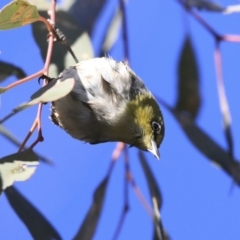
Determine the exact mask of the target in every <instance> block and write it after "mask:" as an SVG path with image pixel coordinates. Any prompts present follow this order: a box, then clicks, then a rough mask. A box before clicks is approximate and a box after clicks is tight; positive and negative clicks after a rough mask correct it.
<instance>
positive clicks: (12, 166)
mask: <svg viewBox="0 0 240 240" xmlns="http://www.w3.org/2000/svg"><path fill="white" fill-rule="evenodd" d="M38 164H39V163H38V156H37V155H36V154H35V153H34V152H33V151H32V150H30V149H28V150H25V151H22V152H18V153H14V154H11V155H8V156H6V157H3V158H1V159H0V178H1V190H5V189H6V188H7V187H9V186H11V185H12V184H13V183H14V182H15V181H26V180H27V179H29V178H30V177H31V176H32V175H33V174H34V172H35V171H36V168H37V166H38Z"/></svg>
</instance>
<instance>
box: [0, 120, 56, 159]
mask: <svg viewBox="0 0 240 240" xmlns="http://www.w3.org/2000/svg"><path fill="white" fill-rule="evenodd" d="M0 134H1V135H2V136H3V137H5V138H6V139H7V140H8V141H10V142H11V143H13V144H14V145H15V146H17V147H20V146H21V143H22V142H21V141H20V140H18V139H17V138H16V137H15V136H14V135H13V134H12V133H11V132H10V131H9V130H8V129H7V128H5V127H4V126H3V125H1V124H0ZM26 149H27V148H24V150H26ZM35 154H36V155H37V156H38V158H39V159H40V160H41V161H42V162H44V163H47V164H53V161H52V160H50V159H49V158H47V157H45V156H43V155H42V154H39V153H37V152H36V153H35Z"/></svg>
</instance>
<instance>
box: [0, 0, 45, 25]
mask: <svg viewBox="0 0 240 240" xmlns="http://www.w3.org/2000/svg"><path fill="white" fill-rule="evenodd" d="M38 20H40V16H39V14H38V11H37V8H36V6H33V5H31V4H29V3H28V2H26V1H23V0H16V1H13V2H11V3H9V4H8V5H6V6H5V7H3V8H2V9H1V10H0V29H1V30H6V29H11V28H16V27H21V26H24V25H26V24H30V23H33V22H36V21H38Z"/></svg>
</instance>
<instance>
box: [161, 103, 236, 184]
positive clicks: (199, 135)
mask: <svg viewBox="0 0 240 240" xmlns="http://www.w3.org/2000/svg"><path fill="white" fill-rule="evenodd" d="M157 99H158V101H159V102H161V104H162V105H163V106H165V107H166V108H167V109H168V110H169V111H170V112H171V113H172V114H173V116H174V117H175V118H176V120H177V121H178V122H179V124H180V125H181V127H182V130H183V131H184V133H185V134H186V136H187V137H188V139H189V140H190V141H191V143H192V144H193V145H194V146H195V147H196V148H197V149H198V150H199V151H200V152H201V153H203V154H204V155H205V156H206V157H207V158H208V159H209V160H210V161H212V162H213V163H214V164H215V165H217V166H219V167H220V168H222V169H223V170H224V171H225V172H226V173H227V174H229V176H231V177H232V178H233V180H234V181H235V182H236V183H237V184H238V185H239V186H240V163H239V161H237V160H236V159H232V158H231V156H230V155H229V152H228V151H226V150H224V149H223V148H222V147H221V146H219V144H218V143H216V142H215V141H214V140H213V139H212V138H210V136H209V135H208V134H207V133H205V132H204V131H203V130H202V129H201V128H200V127H198V126H197V125H196V124H195V123H194V121H193V120H192V118H191V117H190V116H189V115H187V114H185V113H184V112H180V111H178V110H176V109H174V108H172V107H170V106H169V105H168V104H167V103H165V102H164V101H163V100H161V99H160V98H157Z"/></svg>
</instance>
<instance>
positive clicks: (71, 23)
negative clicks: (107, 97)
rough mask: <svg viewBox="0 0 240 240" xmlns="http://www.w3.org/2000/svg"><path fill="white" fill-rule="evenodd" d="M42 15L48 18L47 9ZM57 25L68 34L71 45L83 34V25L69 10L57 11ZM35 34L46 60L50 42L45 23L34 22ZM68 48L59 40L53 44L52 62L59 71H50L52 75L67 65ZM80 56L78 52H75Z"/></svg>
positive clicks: (55, 74)
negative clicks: (65, 61)
mask: <svg viewBox="0 0 240 240" xmlns="http://www.w3.org/2000/svg"><path fill="white" fill-rule="evenodd" d="M39 13H40V15H41V16H43V17H45V18H48V12H47V11H39ZM56 26H57V27H58V28H59V29H60V30H61V31H62V32H63V34H64V35H65V36H66V38H67V41H68V43H69V44H70V46H72V45H73V43H75V41H76V40H77V39H78V38H79V36H81V35H82V33H83V32H84V29H83V28H82V27H81V25H78V24H77V22H76V20H75V19H74V18H73V16H72V15H71V14H70V13H69V12H65V11H62V10H60V11H57V12H56ZM32 30H33V36H34V39H35V41H36V43H37V45H38V46H39V50H40V52H41V56H42V59H43V60H44V61H45V58H46V53H47V48H48V42H47V34H48V30H47V28H46V26H45V24H42V23H40V22H36V23H34V24H32ZM67 52H68V50H67V48H66V47H65V46H64V45H62V44H61V43H59V42H56V43H55V44H54V46H53V52H52V58H51V64H55V65H56V66H57V72H49V74H50V76H57V75H59V73H60V72H62V71H63V70H64V69H65V68H66V67H69V65H68V66H65V64H64V59H65V56H66V54H67ZM75 54H76V56H77V57H78V53H77V52H76V53H75Z"/></svg>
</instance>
